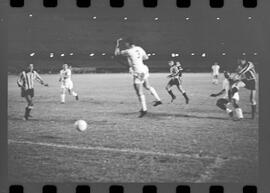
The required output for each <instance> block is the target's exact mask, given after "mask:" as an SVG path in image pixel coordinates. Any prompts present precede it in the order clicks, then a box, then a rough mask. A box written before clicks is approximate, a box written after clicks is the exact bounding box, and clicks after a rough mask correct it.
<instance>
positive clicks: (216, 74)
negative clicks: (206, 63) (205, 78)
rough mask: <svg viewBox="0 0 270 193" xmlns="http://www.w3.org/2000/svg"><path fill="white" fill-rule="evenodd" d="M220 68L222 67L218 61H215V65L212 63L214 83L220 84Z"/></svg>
mask: <svg viewBox="0 0 270 193" xmlns="http://www.w3.org/2000/svg"><path fill="white" fill-rule="evenodd" d="M219 69H220V66H219V65H218V63H217V62H215V63H214V65H212V76H213V79H212V83H213V84H218V77H219Z"/></svg>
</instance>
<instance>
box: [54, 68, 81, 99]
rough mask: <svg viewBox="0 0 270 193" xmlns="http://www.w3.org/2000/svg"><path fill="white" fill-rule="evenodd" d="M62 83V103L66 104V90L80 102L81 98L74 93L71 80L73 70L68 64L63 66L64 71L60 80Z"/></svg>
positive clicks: (61, 72)
mask: <svg viewBox="0 0 270 193" xmlns="http://www.w3.org/2000/svg"><path fill="white" fill-rule="evenodd" d="M59 82H61V103H62V104H63V103H65V99H66V90H68V93H69V94H70V95H71V94H72V95H73V96H74V97H75V99H76V100H79V96H78V94H77V93H76V92H74V91H73V82H72V80H71V69H70V68H69V67H68V65H67V64H63V69H62V70H61V71H60V79H59Z"/></svg>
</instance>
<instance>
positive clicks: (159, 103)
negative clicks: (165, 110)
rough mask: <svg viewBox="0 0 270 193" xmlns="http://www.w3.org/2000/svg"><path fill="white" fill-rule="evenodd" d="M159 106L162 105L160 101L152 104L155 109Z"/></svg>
mask: <svg viewBox="0 0 270 193" xmlns="http://www.w3.org/2000/svg"><path fill="white" fill-rule="evenodd" d="M161 104H162V102H161V101H155V102H154V104H153V106H154V107H156V106H158V105H161Z"/></svg>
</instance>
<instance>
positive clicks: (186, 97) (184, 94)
mask: <svg viewBox="0 0 270 193" xmlns="http://www.w3.org/2000/svg"><path fill="white" fill-rule="evenodd" d="M183 96H184V97H185V99H186V100H188V96H187V93H186V92H183Z"/></svg>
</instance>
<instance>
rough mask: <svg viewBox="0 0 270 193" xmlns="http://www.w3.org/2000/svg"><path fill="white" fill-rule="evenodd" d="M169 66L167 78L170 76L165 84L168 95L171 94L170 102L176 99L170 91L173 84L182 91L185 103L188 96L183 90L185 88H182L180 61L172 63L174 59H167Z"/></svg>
mask: <svg viewBox="0 0 270 193" xmlns="http://www.w3.org/2000/svg"><path fill="white" fill-rule="evenodd" d="M168 64H169V66H170V75H169V76H168V78H170V81H169V82H168V84H167V86H166V90H167V91H168V93H169V95H171V97H172V99H171V102H173V101H174V100H175V99H176V96H175V95H174V94H173V92H172V87H173V86H174V85H175V86H176V87H177V88H178V90H179V91H180V92H181V93H182V95H183V96H184V98H185V100H186V104H188V102H189V98H188V96H187V94H186V92H185V90H184V89H183V88H182V72H183V68H182V66H181V63H180V62H176V63H174V61H172V60H171V61H169V63H168Z"/></svg>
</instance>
